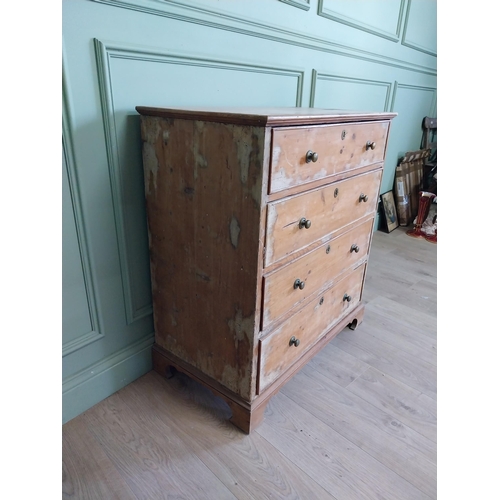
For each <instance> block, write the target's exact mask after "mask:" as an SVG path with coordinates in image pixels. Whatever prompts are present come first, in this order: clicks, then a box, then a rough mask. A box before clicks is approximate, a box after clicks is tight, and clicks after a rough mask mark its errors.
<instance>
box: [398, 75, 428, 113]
mask: <svg viewBox="0 0 500 500" xmlns="http://www.w3.org/2000/svg"><path fill="white" fill-rule="evenodd" d="M399 89H404V90H415V91H417V92H432V94H433V96H432V105H431V109H430V110H429V113H432V111H433V110H435V109H436V100H437V89H436V88H435V87H423V86H419V85H408V84H405V83H399V82H397V81H396V82H394V92H393V94H392V101H391V109H390V111H394V105H395V103H396V98H397V92H398V90H399ZM428 116H429V115H428Z"/></svg>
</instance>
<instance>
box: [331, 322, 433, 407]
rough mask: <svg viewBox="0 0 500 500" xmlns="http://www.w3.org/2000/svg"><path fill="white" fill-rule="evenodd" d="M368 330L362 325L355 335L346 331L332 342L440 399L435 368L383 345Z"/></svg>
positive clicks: (401, 380)
mask: <svg viewBox="0 0 500 500" xmlns="http://www.w3.org/2000/svg"><path fill="white" fill-rule="evenodd" d="M367 330H368V328H367V327H366V325H363V324H362V325H361V326H359V327H358V328H357V329H356V331H354V332H352V331H351V330H344V331H343V332H342V333H340V334H339V335H338V336H337V337H336V338H335V339H333V341H332V342H333V343H334V345H335V346H337V347H339V348H340V349H342V350H344V351H346V352H348V353H349V354H351V355H352V356H355V357H356V358H358V359H360V360H361V361H363V362H365V363H366V364H368V365H370V366H372V367H374V368H377V369H378V370H379V371H381V372H383V373H387V374H388V375H391V376H392V377H394V378H395V379H397V380H399V381H400V382H403V383H405V384H407V385H408V386H410V387H412V388H414V389H416V390H418V391H420V392H423V393H425V394H427V395H428V396H429V397H431V398H433V399H436V398H437V386H436V384H437V368H436V365H434V364H431V363H427V362H425V361H423V360H421V359H417V358H415V357H414V356H413V355H411V354H408V353H406V352H404V351H401V350H399V349H396V348H394V347H392V346H389V345H387V344H386V345H381V343H380V341H379V340H378V339H376V338H375V337H373V336H372V335H369V334H367V333H364V332H365V331H367ZM368 331H369V330H368Z"/></svg>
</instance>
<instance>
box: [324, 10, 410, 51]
mask: <svg viewBox="0 0 500 500" xmlns="http://www.w3.org/2000/svg"><path fill="white" fill-rule="evenodd" d="M403 8H404V0H384V1H383V2H374V1H373V0H355V1H353V0H319V7H318V14H319V15H320V16H323V17H326V18H327V19H331V20H332V21H336V22H339V23H343V24H347V25H348V26H351V27H352V28H356V29H360V30H363V31H366V32H368V33H372V34H374V35H377V36H381V37H383V38H387V39H389V40H393V41H397V40H398V39H399V34H400V29H401V18H402V13H403Z"/></svg>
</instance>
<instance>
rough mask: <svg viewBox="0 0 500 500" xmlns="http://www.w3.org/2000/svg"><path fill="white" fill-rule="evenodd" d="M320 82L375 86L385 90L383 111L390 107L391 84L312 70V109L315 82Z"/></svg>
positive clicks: (314, 96)
mask: <svg viewBox="0 0 500 500" xmlns="http://www.w3.org/2000/svg"><path fill="white" fill-rule="evenodd" d="M320 80H325V81H333V82H344V83H349V84H353V85H368V86H376V87H383V88H385V89H386V99H385V103H384V111H388V110H389V105H390V102H391V100H390V96H391V90H392V82H384V81H378V80H367V79H362V78H352V77H348V76H342V75H332V74H328V73H321V72H319V71H317V70H315V69H314V70H313V75H312V85H311V97H310V106H311V107H312V108H314V106H315V98H316V87H317V82H318V81H320Z"/></svg>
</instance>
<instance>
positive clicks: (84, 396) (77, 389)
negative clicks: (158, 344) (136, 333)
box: [62, 335, 154, 424]
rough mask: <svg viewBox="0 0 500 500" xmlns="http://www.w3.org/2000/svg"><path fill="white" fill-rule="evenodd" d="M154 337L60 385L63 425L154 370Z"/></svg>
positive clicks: (149, 337)
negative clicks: (61, 386) (61, 389)
mask: <svg viewBox="0 0 500 500" xmlns="http://www.w3.org/2000/svg"><path fill="white" fill-rule="evenodd" d="M153 342H154V335H151V336H148V338H147V339H142V340H141V341H139V342H137V343H135V344H133V345H131V346H129V347H127V348H126V349H124V350H122V351H120V352H118V353H116V354H115V355H113V356H112V357H111V358H108V359H106V360H104V361H101V362H99V363H98V364H97V365H95V366H92V367H90V368H87V369H86V370H85V371H84V372H81V373H79V374H76V375H75V376H73V377H71V378H69V379H68V380H65V381H64V382H63V394H62V417H63V422H62V423H63V424H65V423H66V422H68V421H69V420H71V419H73V418H75V417H76V416H78V415H80V414H81V413H83V412H84V411H86V410H88V409H89V408H91V407H92V406H94V405H96V404H97V403H99V402H100V401H102V400H103V399H106V398H107V397H109V396H111V395H112V394H114V393H115V392H116V391H119V390H120V389H122V388H123V387H125V386H126V385H128V384H130V383H131V382H133V381H134V380H136V379H138V378H139V377H142V375H145V374H146V373H147V372H149V371H151V370H152V368H153V363H152V355H151V347H152V345H153Z"/></svg>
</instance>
